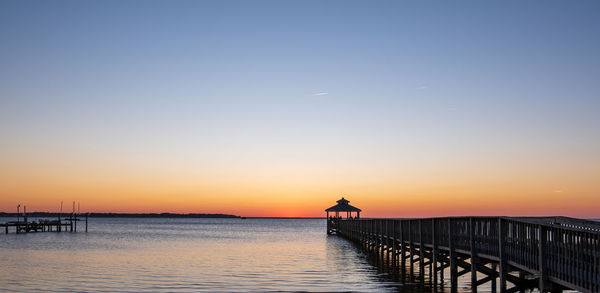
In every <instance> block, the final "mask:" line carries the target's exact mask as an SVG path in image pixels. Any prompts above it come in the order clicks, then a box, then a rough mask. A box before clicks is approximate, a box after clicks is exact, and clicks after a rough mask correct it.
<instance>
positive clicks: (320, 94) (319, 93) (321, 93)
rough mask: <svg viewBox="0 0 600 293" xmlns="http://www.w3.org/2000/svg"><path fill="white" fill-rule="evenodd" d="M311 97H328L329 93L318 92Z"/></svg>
mask: <svg viewBox="0 0 600 293" xmlns="http://www.w3.org/2000/svg"><path fill="white" fill-rule="evenodd" d="M312 95H313V96H324V95H329V93H326V92H318V93H314V94H312Z"/></svg>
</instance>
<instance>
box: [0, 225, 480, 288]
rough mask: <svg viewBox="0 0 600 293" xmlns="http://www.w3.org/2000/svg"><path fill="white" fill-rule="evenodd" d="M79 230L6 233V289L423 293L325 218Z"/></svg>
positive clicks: (2, 237)
mask: <svg viewBox="0 0 600 293" xmlns="http://www.w3.org/2000/svg"><path fill="white" fill-rule="evenodd" d="M9 220H11V219H9V218H4V219H3V218H0V222H5V221H9ZM83 228H84V227H83V223H82V222H80V226H79V227H78V230H79V232H78V233H70V232H61V233H55V232H45V233H28V234H4V231H0V233H2V234H0V291H2V292H201V291H204V292H423V291H424V289H423V287H422V286H420V285H419V284H418V283H416V282H407V281H405V280H399V279H398V278H397V277H395V276H394V274H391V273H390V272H384V271H381V270H379V269H378V268H377V267H376V266H375V265H374V264H373V263H372V262H371V261H370V260H369V257H368V256H367V255H366V254H365V253H363V252H362V251H361V249H360V248H359V247H358V246H356V245H355V244H354V243H352V242H350V241H348V240H346V239H344V238H342V237H339V236H335V235H327V233H326V221H325V220H324V219H238V218H230V219H225V218H223V219H182V218H167V219H166V218H90V219H89V226H88V232H87V233H85V232H82V231H83ZM460 290H461V291H468V284H462V285H461V286H460Z"/></svg>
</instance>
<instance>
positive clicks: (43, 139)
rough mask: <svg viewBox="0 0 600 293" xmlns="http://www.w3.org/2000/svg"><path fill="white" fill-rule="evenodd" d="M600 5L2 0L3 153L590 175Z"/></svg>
mask: <svg viewBox="0 0 600 293" xmlns="http://www.w3.org/2000/svg"><path fill="white" fill-rule="evenodd" d="M598 12H600V3H598V2H597V1H496V2H493V1H453V2H449V1H98V2H92V1H2V2H1V3H0V44H1V45H0V46H1V47H0V135H1V136H2V137H3V139H2V141H3V143H2V146H0V148H2V149H4V150H3V153H4V154H6V155H4V158H2V159H0V161H4V162H5V163H10V164H12V165H15V164H16V165H22V166H23V167H24V168H25V169H28V168H33V167H32V166H30V164H31V163H30V162H29V161H27V160H26V159H25V158H26V157H36V158H38V159H43V158H47V157H55V158H70V157H72V156H79V158H80V159H79V160H80V161H77V162H78V163H73V164H76V165H77V164H82V165H87V166H95V165H96V164H99V163H98V162H96V161H95V160H96V159H98V158H104V159H106V158H112V159H113V160H114V161H115V162H116V163H115V164H119V162H123V163H121V164H123V165H127V164H133V162H130V161H129V160H130V159H131V157H132V156H139V161H136V162H138V163H139V162H141V161H146V162H147V161H154V162H156V164H157V166H158V165H163V164H166V165H168V166H171V165H172V166H175V167H181V168H183V169H186V168H187V167H190V168H193V167H194V166H196V167H198V168H202V167H201V166H203V165H206V164H208V163H207V162H212V163H210V164H208V165H210V166H212V167H215V166H220V167H222V168H227V167H226V166H230V165H232V162H234V163H233V165H236V164H238V163H239V164H242V165H243V164H244V163H243V162H246V164H247V166H255V165H257V164H265V165H267V166H269V165H271V164H273V165H274V166H275V165H277V166H279V165H278V164H280V163H277V162H281V161H283V162H288V163H290V165H291V166H297V167H298V168H305V169H307V170H311V168H314V169H315V170H318V169H322V168H325V169H328V170H329V169H331V170H333V169H335V168H336V166H338V167H339V168H342V169H353V168H356V169H366V170H369V172H371V173H370V174H371V175H372V174H373V173H372V172H375V174H377V171H374V170H385V171H382V173H381V174H380V176H381V177H384V178H387V179H386V180H390V181H393V180H395V178H398V177H402V176H403V175H402V174H406V173H410V172H411V170H413V169H415V168H417V169H418V168H422V166H424V165H425V166H429V167H430V168H432V169H435V168H440V166H442V169H444V170H445V171H446V172H452V170H453V168H455V167H452V166H460V165H463V164H467V165H469V164H475V162H481V161H482V160H483V161H485V164H488V165H494V164H499V165H501V164H505V163H506V162H507V160H508V161H509V162H510V161H511V160H512V161H514V164H512V165H510V168H509V167H507V168H508V169H507V170H506V172H508V173H510V172H512V171H518V170H520V169H521V167H519V166H521V165H520V164H521V163H522V162H524V160H525V161H526V162H527V165H528V166H535V165H537V166H538V167H537V168H540V170H538V171H540V172H545V171H544V170H543V169H545V168H559V166H563V167H564V166H569V167H577V168H578V169H580V170H581V172H583V173H582V174H581V176H582V177H585V178H588V177H589V178H592V177H597V176H596V175H598V169H597V167H594V166H597V163H599V161H598V160H599V159H598V158H599V157H600V154H599V153H598V150H599V149H600V134H599V133H600V132H599V131H598V125H600V98H598V93H599V92H600V91H599V90H600V54H598V52H600V33H599V32H600V17H598ZM133 154H135V155H133ZM19 158H21V159H19ZM490 158H493V159H490ZM67 160H68V159H67ZM98 160H100V159H98ZM328 160H330V161H328ZM185 162H194V163H190V164H191V166H187V167H185V168H184V167H183V166H182V164H183V165H186V164H187V163H185ZM240 162H242V163H240ZM327 162H329V163H327ZM565 162H567V163H565ZM48 164H50V165H52V164H54V163H48ZM322 164H328V165H327V166H323V165H322ZM482 164H483V163H482ZM547 164H549V165H547ZM565 164H566V165H565ZM300 165H301V166H300ZM443 166H445V167H443ZM57 168H58V167H57ZM157 168H158V167H157ZM278 168H279V167H278ZM50 169H52V168H50ZM276 169H277V168H276ZM244 170H245V171H244V172H252V167H247V168H246V169H244ZM477 170H478V169H477V168H475V169H473V170H471V171H470V172H473V173H478V171H477ZM529 171H531V172H535V171H536V168H532V169H531V170H529ZM240 172H241V171H240ZM357 172H358V173H357V174H356V177H357V178H360V177H361V173H360V172H359V171H357ZM25 173H27V172H25ZM558 175H560V174H559V173H557V175H556V177H557V178H558V177H559V176H558ZM40 176H41V175H40ZM372 176H376V175H372ZM353 178H354V177H353ZM553 178H554V177H553ZM569 184H574V185H577V184H576V183H572V182H571V183H565V184H563V185H569ZM578 184H582V186H583V185H585V186H587V187H586V188H585V190H587V192H588V193H592V192H597V191H598V190H599V189H600V188H598V185H593V184H591V183H590V182H588V181H586V182H583V183H581V182H579V183H578ZM343 185H344V184H343V183H340V186H338V187H339V188H340V189H344V187H343ZM556 185H559V186H560V185H561V183H560V182H559V183H556ZM549 188H550V189H552V188H558V187H549ZM561 188H562V187H561Z"/></svg>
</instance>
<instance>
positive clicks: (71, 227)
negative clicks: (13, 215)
mask: <svg viewBox="0 0 600 293" xmlns="http://www.w3.org/2000/svg"><path fill="white" fill-rule="evenodd" d="M84 217H85V218H84V221H85V232H87V230H88V216H87V214H86V215H85V216H84ZM81 220H82V219H81V218H79V217H77V216H73V217H69V218H66V219H60V218H58V219H57V220H48V219H40V220H38V221H28V220H27V218H25V219H24V220H23V221H10V222H6V223H3V224H0V227H4V232H5V234H8V233H16V234H22V233H34V232H77V222H79V221H81ZM0 233H1V232H0Z"/></svg>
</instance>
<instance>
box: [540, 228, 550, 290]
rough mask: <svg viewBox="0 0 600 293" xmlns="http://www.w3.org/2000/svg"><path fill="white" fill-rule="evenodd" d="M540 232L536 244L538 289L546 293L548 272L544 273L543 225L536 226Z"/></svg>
mask: <svg viewBox="0 0 600 293" xmlns="http://www.w3.org/2000/svg"><path fill="white" fill-rule="evenodd" d="M538 229H539V232H540V239H539V243H538V266H539V274H540V276H539V289H540V293H544V292H546V291H548V289H549V288H548V286H547V284H546V280H547V279H548V272H547V271H546V233H547V231H548V230H547V228H546V227H545V226H544V225H538Z"/></svg>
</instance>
